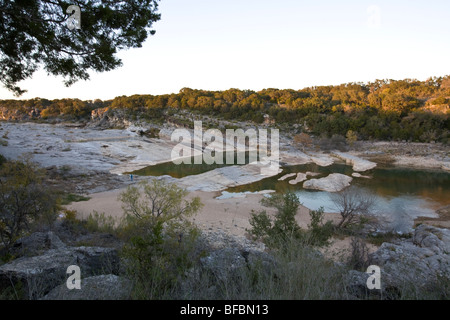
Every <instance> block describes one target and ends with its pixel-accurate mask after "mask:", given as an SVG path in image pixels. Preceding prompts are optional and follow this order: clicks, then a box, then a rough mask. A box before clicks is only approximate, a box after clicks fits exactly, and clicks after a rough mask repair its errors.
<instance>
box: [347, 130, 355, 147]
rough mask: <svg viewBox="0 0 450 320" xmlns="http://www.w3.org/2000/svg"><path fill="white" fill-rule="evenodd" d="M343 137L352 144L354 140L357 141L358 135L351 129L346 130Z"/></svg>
mask: <svg viewBox="0 0 450 320" xmlns="http://www.w3.org/2000/svg"><path fill="white" fill-rule="evenodd" d="M345 137H346V140H347V143H348V144H349V145H350V146H353V145H354V144H355V142H356V141H358V135H357V134H356V132H354V131H353V130H348V131H347V134H346V135H345Z"/></svg>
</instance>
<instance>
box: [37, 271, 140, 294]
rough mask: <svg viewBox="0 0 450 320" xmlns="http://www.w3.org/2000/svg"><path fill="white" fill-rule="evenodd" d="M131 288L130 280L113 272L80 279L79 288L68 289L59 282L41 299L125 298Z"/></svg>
mask: <svg viewBox="0 0 450 320" xmlns="http://www.w3.org/2000/svg"><path fill="white" fill-rule="evenodd" d="M131 289H132V284H131V281H130V280H128V279H125V278H122V277H119V276H116V275H113V274H107V275H99V276H92V277H87V278H83V279H81V289H72V290H69V289H68V288H67V286H66V284H61V285H59V286H57V287H56V288H54V289H53V290H51V291H50V292H49V293H48V294H47V295H45V296H44V297H43V298H42V300H127V299H129V298H130V293H131Z"/></svg>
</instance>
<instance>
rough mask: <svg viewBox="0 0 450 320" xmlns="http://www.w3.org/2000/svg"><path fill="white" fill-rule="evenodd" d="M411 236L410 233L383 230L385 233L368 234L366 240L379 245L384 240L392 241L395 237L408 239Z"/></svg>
mask: <svg viewBox="0 0 450 320" xmlns="http://www.w3.org/2000/svg"><path fill="white" fill-rule="evenodd" d="M411 237H412V234H410V233H406V234H398V233H396V232H385V233H377V234H369V235H368V236H367V242H369V243H371V244H373V245H376V246H378V247H379V246H381V245H382V244H383V243H384V242H392V241H393V240H395V239H409V238H411Z"/></svg>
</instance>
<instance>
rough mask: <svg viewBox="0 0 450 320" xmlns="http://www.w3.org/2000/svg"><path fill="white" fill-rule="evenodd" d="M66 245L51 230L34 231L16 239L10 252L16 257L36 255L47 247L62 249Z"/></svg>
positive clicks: (47, 248)
mask: <svg viewBox="0 0 450 320" xmlns="http://www.w3.org/2000/svg"><path fill="white" fill-rule="evenodd" d="M65 247H66V245H65V244H64V243H63V242H62V241H61V239H60V238H59V237H58V236H56V235H55V234H54V233H53V232H52V231H49V232H35V233H32V234H31V235H29V236H27V237H23V238H20V239H19V240H17V241H16V242H15V243H14V245H13V247H12V249H11V251H12V252H11V254H12V255H13V256H16V257H22V256H36V255H39V254H41V253H43V252H44V251H46V250H49V249H62V248H65Z"/></svg>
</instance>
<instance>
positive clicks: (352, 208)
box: [331, 187, 375, 228]
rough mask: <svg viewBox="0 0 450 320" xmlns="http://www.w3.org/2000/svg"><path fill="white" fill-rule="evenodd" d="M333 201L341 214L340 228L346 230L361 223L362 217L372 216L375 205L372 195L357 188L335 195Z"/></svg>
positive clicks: (350, 188) (347, 189)
mask: <svg viewBox="0 0 450 320" xmlns="http://www.w3.org/2000/svg"><path fill="white" fill-rule="evenodd" d="M331 199H332V201H333V203H334V205H335V206H336V208H337V209H338V210H339V213H340V214H341V221H340V222H339V224H338V228H346V227H349V226H351V225H354V224H355V223H357V222H358V221H359V222H360V221H361V220H360V219H361V218H362V217H364V216H367V215H369V214H370V212H371V210H372V208H373V206H374V203H375V201H374V198H373V197H372V196H371V195H369V194H368V193H367V192H364V191H362V190H361V189H358V188H355V187H348V188H345V189H344V190H342V191H340V192H337V193H333V194H331Z"/></svg>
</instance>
